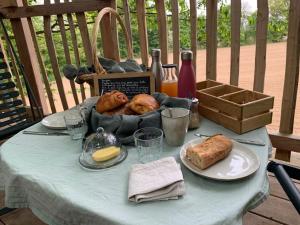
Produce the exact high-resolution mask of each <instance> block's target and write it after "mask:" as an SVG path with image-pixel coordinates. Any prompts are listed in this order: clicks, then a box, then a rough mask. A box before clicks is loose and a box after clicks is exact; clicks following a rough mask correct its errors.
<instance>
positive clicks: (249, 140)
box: [194, 133, 266, 146]
mask: <svg viewBox="0 0 300 225" xmlns="http://www.w3.org/2000/svg"><path fill="white" fill-rule="evenodd" d="M194 135H195V136H197V137H211V136H212V135H206V134H200V133H196V134H194ZM231 139H232V140H234V141H236V142H239V143H243V144H249V145H258V146H265V145H266V144H265V143H264V142H263V141H261V140H252V139H242V138H231Z"/></svg>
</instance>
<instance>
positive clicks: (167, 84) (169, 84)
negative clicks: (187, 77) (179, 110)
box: [161, 80, 178, 97]
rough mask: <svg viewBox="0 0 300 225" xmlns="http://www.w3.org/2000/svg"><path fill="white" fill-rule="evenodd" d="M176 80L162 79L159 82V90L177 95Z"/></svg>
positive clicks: (173, 95) (169, 94)
mask: <svg viewBox="0 0 300 225" xmlns="http://www.w3.org/2000/svg"><path fill="white" fill-rule="evenodd" d="M177 90H178V86H177V80H164V81H163V82H162V84H161V92H162V93H165V94H167V95H168V96H171V97H177Z"/></svg>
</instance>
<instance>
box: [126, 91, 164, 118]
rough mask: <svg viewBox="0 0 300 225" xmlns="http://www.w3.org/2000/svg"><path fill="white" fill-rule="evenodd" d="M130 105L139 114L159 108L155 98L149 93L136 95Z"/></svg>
mask: <svg viewBox="0 0 300 225" xmlns="http://www.w3.org/2000/svg"><path fill="white" fill-rule="evenodd" d="M129 107H130V109H131V110H132V111H134V112H136V113H137V114H140V115H141V114H144V113H147V112H151V111H153V110H156V109H158V108H159V104H158V102H157V101H156V99H155V98H153V97H152V96H151V95H147V94H139V95H135V96H134V97H133V98H132V100H131V101H130V103H129Z"/></svg>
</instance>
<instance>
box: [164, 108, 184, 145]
mask: <svg viewBox="0 0 300 225" xmlns="http://www.w3.org/2000/svg"><path fill="white" fill-rule="evenodd" d="M189 115H190V110H188V109H184V108H167V109H164V110H163V111H162V112H161V118H162V126H163V130H164V134H165V137H166V141H167V143H168V145H171V146H180V145H183V143H184V139H185V135H186V133H187V130H188V125H189Z"/></svg>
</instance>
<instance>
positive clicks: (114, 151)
mask: <svg viewBox="0 0 300 225" xmlns="http://www.w3.org/2000/svg"><path fill="white" fill-rule="evenodd" d="M120 152H121V149H120V148H119V147H116V146H110V147H106V148H101V149H99V150H97V151H95V152H94V153H93V154H92V158H93V160H94V161H97V162H103V161H107V160H109V159H112V158H114V157H117V156H118V155H119V154H120Z"/></svg>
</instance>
